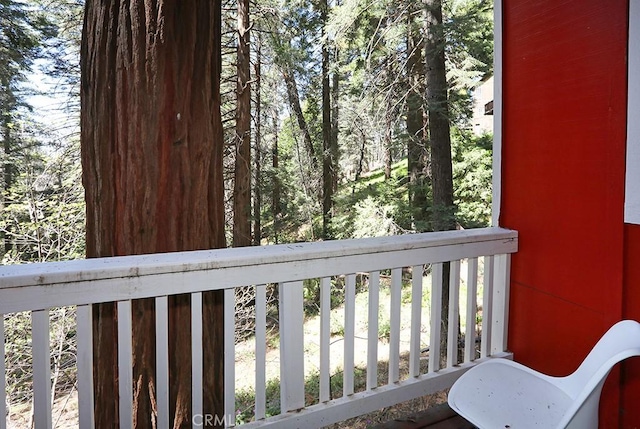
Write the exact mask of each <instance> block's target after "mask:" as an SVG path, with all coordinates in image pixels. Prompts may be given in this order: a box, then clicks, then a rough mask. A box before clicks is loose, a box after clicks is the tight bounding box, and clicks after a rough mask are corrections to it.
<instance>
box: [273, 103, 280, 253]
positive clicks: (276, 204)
mask: <svg viewBox="0 0 640 429" xmlns="http://www.w3.org/2000/svg"><path fill="white" fill-rule="evenodd" d="M271 120H272V121H273V144H272V145H271V171H272V174H273V176H272V177H273V194H272V195H271V212H272V213H273V240H274V242H275V243H276V244H278V239H279V236H278V233H279V232H280V216H281V213H282V204H281V203H280V194H281V193H282V192H281V191H282V184H281V183H280V177H279V176H278V173H279V171H280V158H279V151H278V133H279V131H278V112H277V110H275V109H274V110H273V111H272V117H271Z"/></svg>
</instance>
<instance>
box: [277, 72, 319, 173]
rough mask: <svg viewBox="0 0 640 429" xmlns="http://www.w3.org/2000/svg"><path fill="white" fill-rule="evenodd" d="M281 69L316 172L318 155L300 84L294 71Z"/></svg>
mask: <svg viewBox="0 0 640 429" xmlns="http://www.w3.org/2000/svg"><path fill="white" fill-rule="evenodd" d="M281 68H282V70H281V71H282V77H283V79H284V83H285V85H286V87H287V99H288V100H289V106H290V107H291V110H292V111H293V113H294V115H295V117H296V120H297V121H298V127H299V128H300V132H302V138H303V140H304V147H305V150H306V151H307V155H308V156H309V158H310V159H311V166H312V167H313V169H314V170H315V169H316V168H317V167H318V155H316V151H315V148H314V147H313V140H312V139H311V133H310V132H309V125H308V124H307V120H306V119H305V117H304V113H303V112H302V106H301V104H300V94H299V93H298V84H297V83H296V78H295V76H294V75H293V70H291V69H290V68H289V67H288V66H283V67H281Z"/></svg>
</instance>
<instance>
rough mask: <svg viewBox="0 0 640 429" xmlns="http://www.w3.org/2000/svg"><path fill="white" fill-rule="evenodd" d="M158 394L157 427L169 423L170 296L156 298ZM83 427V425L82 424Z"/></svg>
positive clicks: (166, 425) (162, 426)
mask: <svg viewBox="0 0 640 429" xmlns="http://www.w3.org/2000/svg"><path fill="white" fill-rule="evenodd" d="M156 396H157V398H158V399H157V401H158V420H157V427H159V428H166V427H170V425H169V298H168V297H167V296H159V297H157V298H156ZM80 427H82V425H81V426H80Z"/></svg>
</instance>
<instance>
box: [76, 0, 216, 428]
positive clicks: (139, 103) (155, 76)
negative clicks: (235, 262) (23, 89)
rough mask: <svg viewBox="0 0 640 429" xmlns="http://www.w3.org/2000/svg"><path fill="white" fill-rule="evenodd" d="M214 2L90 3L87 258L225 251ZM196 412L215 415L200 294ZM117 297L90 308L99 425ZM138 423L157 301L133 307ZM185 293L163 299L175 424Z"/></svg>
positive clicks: (185, 347) (85, 61)
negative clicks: (200, 403)
mask: <svg viewBox="0 0 640 429" xmlns="http://www.w3.org/2000/svg"><path fill="white" fill-rule="evenodd" d="M220 21H221V19H220V3H219V1H210V0H192V1H188V2H184V1H180V0H166V1H161V2H159V3H145V4H143V3H140V2H131V3H130V2H129V1H126V0H123V1H120V2H97V1H91V0H90V1H88V2H87V3H86V10H85V22H84V29H83V37H82V47H81V85H82V86H81V149H82V166H83V184H84V187H85V194H86V203H87V256H88V257H104V256H116V255H131V254H144V253H155V252H173V251H182V250H195V249H210V248H216V247H223V246H224V245H225V238H224V210H223V186H222V185H223V180H222V145H223V139H222V123H221V118H220V95H219V94H220V86H219V85H220V83H219V78H220ZM203 301H204V304H203V305H204V310H203V319H204V320H203V326H204V357H203V361H204V370H205V371H204V373H205V376H204V381H203V382H204V411H205V413H207V414H212V415H216V414H217V415H218V416H219V418H220V419H221V418H223V377H224V374H223V366H222V362H223V348H222V346H223V335H224V325H223V317H222V316H223V312H222V303H223V301H222V295H221V294H220V293H219V292H212V293H205V294H204V296H203ZM115 308H116V305H115V304H112V303H110V304H99V305H96V306H94V320H93V328H94V386H95V420H96V427H97V428H114V427H117V426H118V424H119V416H118V405H117V400H115V399H114V398H117V397H118V390H117V345H116V344H117V341H116V340H117V320H116V310H115ZM133 326H134V332H133V353H134V356H133V365H134V368H133V371H134V386H133V389H134V423H135V427H137V428H146V427H153V426H155V415H156V412H157V410H156V409H155V407H156V398H155V396H156V393H155V368H154V367H155V365H154V362H155V328H154V327H155V314H154V302H153V300H139V301H136V302H134V303H133ZM190 331H191V324H190V296H189V295H186V296H185V295H177V296H173V297H170V300H169V338H170V344H169V356H170V374H169V383H170V386H169V396H170V404H171V407H170V408H171V410H170V416H171V419H172V421H173V427H176V428H177V427H191V340H190V338H191V332H190Z"/></svg>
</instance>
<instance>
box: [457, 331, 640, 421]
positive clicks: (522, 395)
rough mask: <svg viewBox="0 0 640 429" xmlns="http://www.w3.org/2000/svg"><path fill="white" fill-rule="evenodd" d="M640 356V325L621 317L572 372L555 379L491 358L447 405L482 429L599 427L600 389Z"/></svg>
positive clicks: (472, 373)
mask: <svg viewBox="0 0 640 429" xmlns="http://www.w3.org/2000/svg"><path fill="white" fill-rule="evenodd" d="M639 355H640V323H638V322H636V321H634V320H623V321H621V322H618V323H616V324H615V325H614V326H612V327H611V328H610V329H609V330H608V331H607V333H606V334H604V336H603V337H602V338H601V339H600V341H598V343H597V344H596V345H595V347H594V348H593V350H591V352H590V353H589V355H588V356H587V357H586V359H585V360H584V361H583V362H582V364H581V365H580V367H579V368H578V369H577V370H576V371H575V372H574V373H573V374H571V375H568V376H566V377H551V376H548V375H545V374H541V373H539V372H537V371H534V370H532V369H530V368H528V367H526V366H524V365H521V364H518V363H515V362H512V361H510V360H508V359H494V360H489V361H486V362H483V363H481V364H479V365H477V366H475V367H473V368H471V369H470V370H469V371H467V372H466V373H465V374H463V375H462V376H461V377H460V378H459V379H458V381H456V382H455V383H454V385H453V387H451V390H450V391H449V398H448V402H449V406H451V408H452V409H453V410H454V411H456V412H457V413H458V414H460V415H461V416H462V417H464V418H465V419H467V420H468V421H470V422H471V423H473V424H474V425H476V426H478V427H479V428H480V429H503V428H513V429H526V428H544V429H552V428H558V429H560V428H574V429H591V428H593V429H596V428H597V427H598V404H599V402H600V393H601V392H602V386H603V385H604V382H605V379H606V378H607V375H608V374H609V372H610V371H611V368H613V366H614V365H615V364H616V363H618V362H620V361H622V360H624V359H627V358H629V357H631V356H639Z"/></svg>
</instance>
